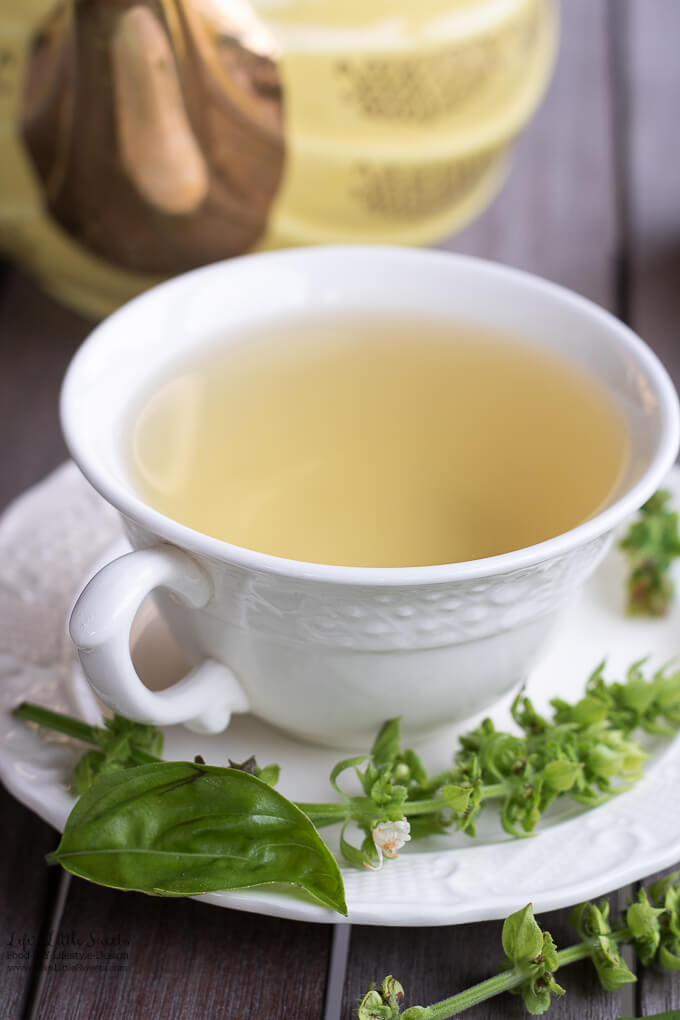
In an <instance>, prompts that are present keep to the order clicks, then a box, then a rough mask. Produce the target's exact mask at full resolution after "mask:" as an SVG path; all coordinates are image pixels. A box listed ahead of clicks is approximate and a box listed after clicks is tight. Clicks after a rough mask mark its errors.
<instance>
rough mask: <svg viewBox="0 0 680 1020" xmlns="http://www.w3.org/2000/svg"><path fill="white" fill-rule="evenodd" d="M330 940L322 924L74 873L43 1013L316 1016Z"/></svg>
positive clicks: (299, 1019) (168, 1018)
mask: <svg viewBox="0 0 680 1020" xmlns="http://www.w3.org/2000/svg"><path fill="white" fill-rule="evenodd" d="M329 946H330V928H329V927H327V926H316V925H308V924H301V923H298V922H294V921H283V920H279V919H277V918H265V917H259V916H257V915H254V914H244V913H238V912H236V911H232V910H222V909H220V908H218V907H213V906H208V905H205V904H201V903H196V902H192V901H190V900H168V899H156V898H153V897H147V896H142V895H139V894H136V893H127V894H123V893H118V892H113V891H111V890H108V889H102V888H99V887H97V886H92V885H88V884H87V883H85V882H82V881H80V880H78V879H76V880H74V881H73V885H72V889H71V894H70V896H69V899H68V902H67V905H66V910H65V912H64V916H63V920H62V924H61V928H60V931H59V937H58V944H57V945H56V946H55V950H56V953H55V956H54V958H53V964H54V969H52V970H49V971H48V974H47V977H46V981H45V985H44V989H43V996H42V1000H41V1004H40V1013H39V1015H40V1017H62V1016H63V1017H66V1016H67V1017H69V1018H70V1020H89V1018H91V1017H98V1018H101V1020H109V1018H110V1020H117V1018H118V1017H123V1016H131V1017H134V1018H135V1020H143V1018H149V1020H155V1018H157V1017H163V1018H164V1020H192V1018H196V1020H206V1018H208V1017H220V1018H224V1020H243V1018H245V1017H267V1018H268V1020H277V1018H281V1020H283V1018H293V1017H294V1018H295V1020H318V1018H319V1017H320V1016H321V1015H322V1013H323V1003H324V994H325V985H326V971H327V964H328V954H329ZM74 953H75V954H78V953H86V954H87V953H92V954H94V956H93V957H92V958H78V957H77V956H73V955H70V956H69V954H74ZM98 953H101V954H106V953H110V954H112V955H111V956H110V957H108V958H107V957H106V956H105V955H102V956H99V957H98V956H97V954H98ZM60 954H62V955H60ZM58 967H61V968H62V969H57V968H58Z"/></svg>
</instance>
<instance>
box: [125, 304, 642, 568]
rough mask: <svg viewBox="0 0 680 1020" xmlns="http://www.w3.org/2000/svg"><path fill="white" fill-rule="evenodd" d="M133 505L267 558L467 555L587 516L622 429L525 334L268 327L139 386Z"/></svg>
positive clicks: (355, 561) (610, 409)
mask: <svg viewBox="0 0 680 1020" xmlns="http://www.w3.org/2000/svg"><path fill="white" fill-rule="evenodd" d="M130 446H131V462H132V472H133V477H134V482H135V485H136V487H137V489H138V491H139V492H140V493H141V495H142V497H143V498H144V499H145V500H146V501H147V502H149V503H150V504H151V505H152V506H154V507H156V509H158V510H160V511H161V512H162V513H164V514H166V515H167V516H169V517H172V518H174V519H175V520H177V521H180V522H181V523H182V524H187V525H189V526H190V527H192V528H195V529H197V530H198V531H202V532H204V533H205V534H207V535H212V536H214V537H216V538H220V539H224V540H225V541H227V542H232V543H234V544H235V545H240V546H245V547H246V548H248V549H255V550H257V551H259V552H263V553H271V554H273V555H275V556H283V557H288V558H291V559H296V560H307V561H313V562H315V563H333V564H344V565H351V566H362V567H372V566H384V567H403V566H423V565H427V564H435V563H451V562H455V561H460V560H470V559H477V558H479V557H483V556H492V555H495V554H496V553H503V552H508V551H509V550H511V549H518V548H520V547H522V546H527V545H532V544H533V543H535V542H540V541H542V540H543V539H547V538H550V537H551V536H553V535H557V534H559V533H560V532H563V531H566V530H568V529H569V528H573V527H575V526H576V525H577V524H580V523H581V522H582V521H585V520H586V519H587V518H589V517H591V516H592V515H593V514H595V513H596V512H597V511H598V510H599V509H600V508H602V507H603V505H604V504H606V502H607V500H608V499H609V498H610V496H611V495H612V493H613V492H614V490H615V488H616V486H617V484H618V482H619V481H620V479H621V476H622V472H623V470H624V468H625V464H626V459H627V453H628V435H627V431H626V427H625V425H624V422H623V418H622V415H621V413H620V412H619V410H618V408H617V407H616V406H615V404H614V402H613V400H612V399H611V398H610V397H609V396H608V394H607V393H605V391H604V390H603V389H602V388H601V387H600V386H599V385H598V384H596V383H594V382H593V381H591V380H590V379H588V378H586V377H585V376H584V375H582V374H581V373H580V371H579V370H577V369H575V368H573V367H572V366H570V365H569V364H568V363H567V362H565V361H564V360H562V359H558V358H557V357H556V356H555V355H552V354H548V353H546V352H545V351H543V350H541V349H537V348H536V347H535V346H533V345H532V344H530V343H529V342H523V341H519V340H517V339H515V338H512V337H506V336H499V335H494V334H489V333H488V332H484V333H482V332H479V331H476V330H475V329H472V328H467V327H463V326H461V327H458V328H453V327H452V326H451V325H444V324H443V323H441V322H430V321H427V320H425V321H423V320H422V319H421V318H419V319H418V320H417V321H416V320H414V321H408V320H406V321H405V320H403V319H402V320H400V321H384V320H381V321H380V322H378V321H371V320H370V319H368V320H366V319H363V318H362V319H352V318H350V317H348V318H346V319H345V320H344V321H343V320H342V319H337V318H336V317H335V316H334V318H333V321H332V322H323V321H321V320H319V321H316V322H310V321H304V322H293V323H290V324H288V325H285V324H284V325H281V324H277V325H276V326H275V327H273V328H272V330H271V331H270V332H268V333H260V334H258V335H244V336H243V338H242V342H241V339H239V341H238V342H237V343H233V344H232V343H230V344H228V345H227V344H225V345H222V346H219V345H218V346H213V347H209V348H204V349H202V350H201V351H200V352H199V353H197V354H196V355H195V356H194V357H193V359H192V360H191V361H189V362H186V363H182V364H180V365H177V366H175V368H174V370H173V371H172V372H171V373H170V374H169V375H168V376H167V377H166V378H164V379H161V380H160V381H158V383H157V385H156V386H155V387H154V388H153V390H152V391H151V392H147V393H145V394H144V395H143V399H142V400H141V401H140V402H139V404H138V407H137V409H136V412H135V414H134V416H133V420H132V422H131V428H130Z"/></svg>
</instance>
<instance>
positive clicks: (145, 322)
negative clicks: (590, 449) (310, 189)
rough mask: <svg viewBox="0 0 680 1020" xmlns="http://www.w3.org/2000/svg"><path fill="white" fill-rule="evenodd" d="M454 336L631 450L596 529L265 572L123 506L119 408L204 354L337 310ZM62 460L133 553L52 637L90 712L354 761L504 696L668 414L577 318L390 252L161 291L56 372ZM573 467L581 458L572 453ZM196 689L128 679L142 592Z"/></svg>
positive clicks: (657, 391) (618, 339)
mask: <svg viewBox="0 0 680 1020" xmlns="http://www.w3.org/2000/svg"><path fill="white" fill-rule="evenodd" d="M347 308H351V309H352V310H353V311H355V312H356V311H358V312H361V311H362V310H364V311H366V312H367V313H369V312H371V313H374V312H375V311H376V310H378V311H380V310H384V311H385V313H386V314H387V315H389V317H390V319H391V320H392V321H393V320H394V317H395V316H399V315H400V313H402V312H403V313H404V314H408V315H409V316H410V317H412V316H413V314H414V313H416V314H417V313H421V314H422V315H423V316H435V315H436V316H437V317H438V318H444V319H448V320H450V321H451V322H452V323H453V324H455V323H457V322H460V321H466V322H473V323H476V324H478V325H479V326H480V327H481V328H484V327H489V328H491V329H496V330H498V329H500V330H504V331H509V332H511V333H514V334H516V335H519V336H525V337H527V338H531V339H533V340H536V341H538V342H540V343H541V344H542V345H544V346H545V347H546V348H549V349H553V350H555V351H557V352H559V353H560V354H561V355H563V356H565V357H567V358H568V359H570V360H571V361H572V362H574V363H576V364H578V365H580V366H582V368H583V369H584V370H585V371H586V372H587V373H589V374H590V375H591V376H592V377H594V378H596V379H597V380H599V381H600V382H601V383H602V384H603V385H604V386H605V387H606V388H607V390H608V391H609V393H610V394H612V395H613V396H614V398H615V399H616V400H617V402H618V404H619V406H620V407H621V409H622V410H623V413H624V415H625V417H626V419H627V422H628V424H629V427H630V432H631V436H632V451H631V456H630V459H629V464H628V469H627V471H626V473H625V477H624V478H623V479H622V481H621V484H620V485H619V487H618V489H617V491H616V492H615V493H614V495H613V497H612V500H611V501H610V502H609V504H608V505H607V506H606V507H605V509H603V510H602V511H601V512H600V513H598V514H597V515H596V516H594V517H593V518H591V519H590V520H588V521H587V522H586V523H584V524H581V525H579V526H578V527H576V528H574V529H572V530H571V531H568V532H565V533H564V534H561V535H559V536H558V537H556V538H552V539H550V540H549V541H545V542H541V543H540V544H537V545H533V546H530V547H528V548H525V549H520V550H518V551H515V552H509V553H505V554H504V555H500V556H493V557H490V558H486V559H480V560H474V561H470V562H465V563H453V564H450V565H444V566H427V567H403V568H402V567H399V568H366V567H343V566H327V565H321V564H310V563H303V562H297V561H293V560H286V559H282V558H279V557H275V556H271V555H265V554H263V553H259V552H254V551H252V550H249V549H244V548H240V547H237V546H234V545H230V544H228V543H226V542H222V541H219V540H217V539H214V538H210V537H208V536H206V535H204V534H200V533H199V532H197V531H194V530H192V529H191V528H188V527H185V526H184V525H182V524H179V523H177V522H176V521H173V520H171V519H169V518H168V517H165V516H163V515H162V514H161V513H159V512H158V511H156V510H154V509H153V508H152V507H150V506H148V505H147V504H146V503H145V502H144V501H143V500H142V499H141V498H140V496H139V495H138V493H137V492H136V491H135V488H134V486H133V484H132V482H131V479H130V476H129V471H128V467H127V465H126V458H125V451H124V443H123V429H124V423H125V422H126V420H127V416H128V413H129V407H130V401H131V398H132V397H133V396H134V395H135V394H136V393H137V392H138V391H139V389H140V387H141V386H143V385H144V384H145V383H146V384H148V382H149V381H150V380H153V378H154V377H156V376H157V375H158V374H159V373H160V372H161V371H162V369H163V367H164V365H166V364H167V363H168V362H169V361H171V360H173V359H176V358H178V357H179V356H181V354H182V353H183V352H187V351H188V350H190V349H193V348H195V347H196V346H197V345H198V344H200V343H201V342H202V341H203V340H210V339H211V338H213V337H214V336H215V335H219V336H221V337H223V338H224V342H225V343H228V342H229V336H230V335H232V336H234V335H238V333H239V327H242V326H247V327H249V328H250V327H252V326H254V325H257V324H258V322H262V323H264V322H265V321H269V322H271V320H272V318H276V317H279V318H285V317H286V316H287V315H295V316H299V315H300V313H303V314H304V312H305V311H309V312H310V314H311V313H314V314H315V315H316V316H317V317H318V314H319V312H320V311H323V312H326V313H327V314H328V316H333V314H334V312H336V311H337V310H341V311H342V310H344V309H347ZM62 424H63V428H64V433H65V436H66V441H67V443H68V446H69V448H70V451H71V453H72V455H73V457H74V459H75V460H76V462H77V463H78V465H79V466H80V468H81V470H82V471H83V473H84V474H85V475H86V477H87V478H88V479H89V480H90V482H91V483H92V485H94V487H95V488H96V489H97V490H98V491H99V492H100V493H101V494H102V495H103V496H104V497H105V498H106V499H107V500H108V501H109V502H110V503H111V504H113V506H114V507H116V508H117V509H118V510H119V511H120V513H121V514H122V516H123V521H124V525H125V529H126V531H127V535H128V537H129V539H130V542H131V544H132V546H133V552H131V553H129V554H128V555H126V556H123V557H121V558H120V559H118V560H116V561H114V562H113V563H109V564H108V565H107V566H105V567H104V568H103V569H102V570H101V571H100V572H99V573H98V574H97V575H96V576H95V577H94V579H93V580H92V581H91V582H90V583H89V584H88V586H87V587H86V588H85V590H84V592H83V594H82V595H81V597H80V599H79V601H78V603H77V605H76V607H75V609H74V612H73V616H72V618H71V635H72V637H73V640H74V642H75V643H76V645H77V646H78V650H79V654H80V659H81V662H82V664H83V667H84V670H85V673H86V674H87V677H88V679H89V681H90V683H91V685H92V687H93V688H94V690H95V692H96V693H97V694H98V695H99V697H100V698H101V699H102V701H103V702H105V703H106V704H107V705H109V706H110V707H111V708H112V709H114V710H115V711H117V712H119V713H122V714H123V715H126V716H128V717H130V718H132V719H136V720H139V721H140V722H147V723H158V724H161V725H164V724H170V723H186V724H187V725H188V726H189V727H191V728H192V729H195V730H198V731H208V732H217V731H219V730H222V729H223V728H224V727H226V726H227V725H228V723H229V719H230V715H231V713H232V712H243V711H252V712H254V713H255V714H256V715H258V716H260V717H261V718H263V719H265V720H267V721H268V722H270V723H272V724H273V725H275V726H278V727H280V728H282V729H284V730H287V731H288V732H290V733H292V734H295V735H297V736H300V737H303V738H305V739H308V740H312V741H316V742H319V743H325V744H331V745H334V744H335V745H340V746H343V747H351V746H358V747H367V746H368V744H369V742H370V740H371V738H372V737H373V735H374V734H375V732H376V730H377V728H378V727H379V725H380V724H381V723H382V722H383V721H384V720H385V718H387V717H392V716H397V715H401V716H402V717H403V721H404V731H405V735H406V736H407V738H410V739H413V738H417V737H420V736H422V735H424V734H426V733H428V732H429V731H432V730H434V729H436V728H438V727H441V726H442V725H444V724H447V723H451V722H454V721H458V720H461V719H464V718H466V717H468V716H470V715H472V714H474V713H475V712H477V711H480V710H482V709H484V708H486V707H487V706H489V705H491V704H492V703H493V702H494V701H496V700H497V699H498V698H500V697H501V695H503V694H505V693H506V692H507V691H509V690H510V689H511V688H513V687H514V686H515V685H517V684H519V683H520V682H521V681H523V680H524V679H525V678H526V676H527V673H528V671H529V670H530V668H531V667H532V665H533V664H534V663H535V661H536V658H537V656H538V655H539V653H540V651H541V649H542V647H543V644H544V642H545V639H546V637H547V635H548V634H549V631H550V628H551V625H552V624H553V622H554V620H555V617H556V615H557V614H558V612H559V611H560V609H561V608H562V606H563V605H564V604H565V603H566V601H567V600H568V599H569V597H570V596H571V595H572V594H573V593H574V591H575V589H576V588H577V587H578V586H579V585H580V584H582V583H583V581H584V580H585V579H586V578H587V577H588V575H589V574H590V573H591V572H592V571H593V570H594V568H595V567H596V566H597V564H598V563H599V561H600V560H601V559H602V557H603V556H604V554H605V552H606V551H607V548H608V547H609V545H610V543H611V540H612V535H613V531H614V529H615V528H616V527H617V525H619V524H620V523H621V522H622V521H623V519H624V518H625V517H626V515H628V514H630V513H631V512H633V511H634V510H636V509H637V508H638V507H639V506H641V504H642V503H643V502H644V501H645V500H646V499H647V498H648V497H649V496H650V495H651V494H652V492H653V491H654V490H655V489H656V488H657V486H658V485H659V484H660V482H661V481H662V479H663V477H664V475H665V473H666V472H667V470H668V469H669V467H670V465H671V464H672V463H673V460H674V458H675V456H676V452H677V448H678V437H679V414H678V401H677V397H676V394H675V391H674V389H673V386H672V384H671V382H670V380H669V378H668V376H667V374H666V372H665V370H664V369H663V367H662V366H661V364H660V363H659V361H658V360H657V358H656V357H655V355H654V354H653V353H652V352H651V351H650V350H649V349H648V348H647V347H646V346H645V344H644V343H643V342H642V341H641V340H640V339H639V338H638V337H636V336H635V335H634V334H633V333H632V332H631V331H630V330H629V329H627V328H626V326H624V325H622V324H621V323H620V322H618V321H617V320H616V319H614V318H613V317H612V316H611V315H609V314H608V313H607V312H605V311H602V310H601V309H600V308H597V307H596V306H595V305H593V304H591V303H590V302H588V301H586V300H584V299H583V298H581V297H578V296H576V295H574V294H571V293H569V292H568V291H565V290H563V289H561V288H560V287H556V286H554V285H553V284H550V283H547V282H545V281H544V280H541V279H538V278H536V277H532V276H529V275H527V274H525V273H521V272H517V271H516V270H513V269H509V268H507V267H504V266H499V265H494V264H491V263H486V262H483V261H478V260H476V259H470V258H463V257H459V256H454V255H449V254H442V253H435V252H423V251H411V250H402V249H398V248H372V247H346V248H325V249H324V248H322V249H313V248H308V249H300V250H295V251H285V252H275V253H271V254H264V255H255V256H246V257H244V258H239V259H234V260H231V261H229V262H223V263H218V264H216V265H212V266H208V267H206V268H204V269H199V270H197V271H195V272H192V273H188V274H187V275H185V276H180V277H177V278H176V279H174V280H171V281H170V282H168V283H165V284H163V285H161V286H159V287H156V288H155V289H153V290H151V291H149V292H148V293H146V294H144V295H143V296H141V297H139V298H137V299H136V300H134V301H132V302H131V303H130V304H128V305H126V306H125V307H123V308H121V309H120V310H119V311H118V312H116V313H115V314H114V315H112V316H111V317H110V318H109V319H107V320H106V321H105V322H103V323H102V324H101V325H100V326H99V327H98V328H97V329H96V330H95V331H94V332H93V334H92V335H91V336H90V337H89V339H88V340H87V341H86V342H85V344H84V345H83V346H82V347H81V349H80V350H79V352H78V353H77V355H76V356H75V358H74V360H73V362H72V364H71V366H70V368H69V370H68V373H67V376H66V379H65V382H64V387H63V392H62ZM584 456H587V451H584ZM156 589H158V591H157V595H156V597H157V600H158V604H159V607H160V609H161V611H162V613H163V615H164V616H165V618H166V619H167V621H168V623H169V625H170V627H171V629H172V631H173V633H174V634H175V636H176V638H177V640H178V642H179V644H180V646H181V647H182V649H183V651H184V652H185V654H186V655H187V656H188V658H189V661H191V662H193V663H195V664H196V667H195V669H194V670H193V671H192V672H191V673H190V674H189V675H188V676H187V677H185V678H184V679H183V680H181V681H180V682H178V683H176V684H175V685H174V686H172V687H170V688H168V689H167V690H164V691H162V692H158V693H154V692H152V691H150V690H148V689H147V688H146V687H145V686H144V685H143V684H142V682H141V680H140V679H139V677H138V676H137V674H136V672H135V669H134V667H133V664H132V661H131V658H130V651H129V639H130V627H131V624H132V621H133V619H134V616H135V613H136V611H137V608H138V607H139V605H140V603H141V602H142V600H143V599H144V598H145V596H147V595H148V594H149V593H150V592H152V591H156Z"/></svg>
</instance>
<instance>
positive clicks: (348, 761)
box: [330, 754, 368, 797]
mask: <svg viewBox="0 0 680 1020" xmlns="http://www.w3.org/2000/svg"><path fill="white" fill-rule="evenodd" d="M367 757H368V755H367V754H355V755H354V757H353V758H343V759H342V761H339V762H338V764H337V765H335V766H334V768H333V771H332V772H331V774H330V783H331V786H332V787H333V789H334V790H337V792H338V793H339V794H341V795H342V796H343V797H344V796H345V794H344V792H343V791H342V790H341V789H340V787H339V786H338V783H337V779H338V776H339V775H341V773H343V772H345V771H346V770H347V769H351V768H354V769H355V768H356V766H357V765H362V764H363V763H364V762H365V761H366V759H367ZM359 778H361V777H359Z"/></svg>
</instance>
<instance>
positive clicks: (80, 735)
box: [12, 701, 163, 765]
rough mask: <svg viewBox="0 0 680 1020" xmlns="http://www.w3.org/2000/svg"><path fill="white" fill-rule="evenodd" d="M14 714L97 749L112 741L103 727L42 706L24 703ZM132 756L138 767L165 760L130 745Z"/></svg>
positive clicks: (24, 720)
mask: <svg viewBox="0 0 680 1020" xmlns="http://www.w3.org/2000/svg"><path fill="white" fill-rule="evenodd" d="M12 714H13V715H14V717H15V718H16V719H21V720H23V722H32V723H37V724H38V726H44V727H45V728H46V729H48V730H55V731H56V732H57V733H63V734H65V735H66V736H67V737H73V738H74V739H75V740H81V741H82V742H83V743H84V744H93V745H94V746H95V747H99V746H100V741H101V740H102V739H107V740H110V739H111V734H110V733H108V732H107V731H106V730H105V729H103V727H101V726H90V725H89V724H88V723H84V722H82V721H81V720H80V719H74V718H73V716H70V715H64V714H63V713H61V712H51V711H50V709H49V708H43V707H42V706H41V705H35V704H33V703H32V702H30V701H22V702H21V704H20V705H18V706H17V707H16V708H15V709H14V711H13V713H12ZM130 755H131V757H132V758H134V760H135V761H136V763H137V764H138V765H148V764H150V763H151V762H154V761H162V760H163V759H162V758H158V757H157V756H156V755H154V754H150V753H149V752H148V751H145V750H144V749H143V748H142V747H137V746H136V745H135V744H130Z"/></svg>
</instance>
